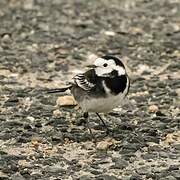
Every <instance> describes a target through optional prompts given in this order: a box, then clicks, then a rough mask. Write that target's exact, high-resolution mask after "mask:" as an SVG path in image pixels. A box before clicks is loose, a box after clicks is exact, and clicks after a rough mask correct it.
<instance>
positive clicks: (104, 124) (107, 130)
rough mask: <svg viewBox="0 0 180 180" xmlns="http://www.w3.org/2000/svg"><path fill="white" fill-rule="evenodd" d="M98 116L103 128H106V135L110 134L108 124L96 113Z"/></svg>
mask: <svg viewBox="0 0 180 180" xmlns="http://www.w3.org/2000/svg"><path fill="white" fill-rule="evenodd" d="M96 115H97V116H98V118H99V119H100V120H101V122H102V124H103V126H104V127H105V128H106V133H107V134H109V132H110V130H109V128H108V127H107V125H106V123H105V122H104V121H103V119H102V118H101V116H100V115H99V113H96Z"/></svg>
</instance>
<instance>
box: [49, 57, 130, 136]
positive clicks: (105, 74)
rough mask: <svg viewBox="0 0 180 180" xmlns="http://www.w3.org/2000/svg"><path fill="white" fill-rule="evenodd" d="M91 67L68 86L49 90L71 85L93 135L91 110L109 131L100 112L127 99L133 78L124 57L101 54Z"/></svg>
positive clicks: (62, 90)
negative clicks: (126, 66) (90, 122)
mask: <svg viewBox="0 0 180 180" xmlns="http://www.w3.org/2000/svg"><path fill="white" fill-rule="evenodd" d="M88 67H89V70H87V71H86V72H84V73H79V74H77V75H75V76H74V77H73V78H72V82H71V83H70V84H69V85H68V86H67V87H65V88H59V89H54V90H50V91H49V92H50V93H57V92H64V91H66V90H67V89H70V91H71V94H72V95H73V97H74V99H75V100H76V102H77V103H78V105H79V106H80V107H81V109H82V111H83V117H84V118H85V119H86V122H87V126H88V129H89V131H90V134H91V135H92V137H93V138H94V136H93V133H92V131H91V128H90V127H89V125H88V121H89V113H91V112H93V113H96V115H97V116H98V118H99V119H100V121H101V122H102V124H103V126H104V127H106V129H107V133H108V132H109V129H108V127H107V125H106V123H105V122H104V120H103V119H102V118H101V116H100V114H99V113H108V112H109V111H111V110H112V109H114V108H115V107H117V106H120V105H122V104H123V103H124V100H125V98H126V96H127V94H128V92H129V88H130V79H129V76H128V74H127V72H126V68H125V65H124V64H123V62H122V60H121V59H120V58H118V57H115V56H112V55H104V56H102V57H98V58H96V59H95V61H94V63H93V64H92V65H89V66H88Z"/></svg>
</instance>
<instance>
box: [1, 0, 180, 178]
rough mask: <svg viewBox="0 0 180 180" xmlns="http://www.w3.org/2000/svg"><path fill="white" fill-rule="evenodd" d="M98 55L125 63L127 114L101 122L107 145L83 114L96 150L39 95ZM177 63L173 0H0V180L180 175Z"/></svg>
mask: <svg viewBox="0 0 180 180" xmlns="http://www.w3.org/2000/svg"><path fill="white" fill-rule="evenodd" d="M105 54H112V55H115V56H117V57H120V58H121V59H122V61H123V62H124V63H125V64H126V66H127V70H128V74H129V76H130V79H131V88H130V93H129V101H130V103H131V104H132V105H133V108H131V109H128V108H125V109H124V110H121V109H117V110H116V111H114V112H112V113H110V114H109V115H106V116H105V117H106V118H107V119H109V120H110V122H108V123H109V125H110V126H111V128H112V130H113V132H114V135H113V137H110V138H109V139H104V131H103V129H102V127H101V126H100V125H99V122H98V120H96V117H94V116H92V117H93V118H92V124H91V126H92V127H93V129H94V131H95V132H96V134H97V137H98V138H99V141H100V145H99V149H100V151H99V150H98V149H97V148H95V146H94V145H93V143H92V142H91V141H90V137H89V134H88V132H87V130H86V128H84V126H83V125H82V124H81V114H80V111H76V109H66V108H63V107H60V108H58V107H57V106H55V105H58V101H57V99H58V96H59V95H47V94H44V93H43V92H44V90H46V89H52V88H58V87H61V86H64V85H65V84H66V82H67V81H68V80H70V79H71V78H72V77H73V76H74V75H75V74H76V73H78V72H81V71H82V70H85V69H84V68H85V67H86V66H87V65H88V64H91V63H92V62H93V61H94V59H95V58H96V57H98V56H101V55H105ZM179 62H180V1H179V0H152V1H151V0H111V1H108V0H99V1H95V0H91V1H88V0H1V1H0V124H1V125H0V154H1V156H2V158H1V159H0V178H2V179H3V178H4V179H13V180H15V179H19V180H23V179H30V177H32V178H34V179H58V178H60V179H78V178H79V179H88V178H89V179H92V178H95V179H98V178H99V179H103V180H104V179H112V180H114V179H131V180H132V179H134V180H135V179H162V180H164V179H172V180H175V179H178V178H180V170H179V166H178V164H179V160H178V158H179V155H180V153H179V151H180V146H179V142H180V131H179V128H180V125H179V124H180V117H179V104H180V102H179V96H180V82H179V80H180V70H179V69H180V63H179ZM56 101H57V102H56ZM120 110H121V112H120ZM117 119H118V120H119V119H120V120H119V122H120V124H116V123H114V122H117V121H116V120H117ZM111 120H112V121H111ZM101 142H102V143H101ZM74 149H75V150H76V151H74ZM102 149H103V151H101V150H102ZM35 164H36V165H35Z"/></svg>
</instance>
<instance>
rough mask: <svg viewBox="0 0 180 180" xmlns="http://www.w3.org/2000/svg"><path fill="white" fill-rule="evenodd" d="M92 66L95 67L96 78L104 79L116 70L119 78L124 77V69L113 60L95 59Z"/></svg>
mask: <svg viewBox="0 0 180 180" xmlns="http://www.w3.org/2000/svg"><path fill="white" fill-rule="evenodd" d="M94 65H95V66H97V67H96V68H95V71H96V74H97V75H98V76H103V77H106V76H108V74H110V73H111V72H112V71H113V70H116V71H117V72H118V75H119V76H121V75H124V74H125V73H126V72H125V69H124V68H123V67H122V66H119V65H116V63H115V62H114V60H113V59H112V60H111V59H110V60H106V59H103V58H97V59H96V60H95V62H94Z"/></svg>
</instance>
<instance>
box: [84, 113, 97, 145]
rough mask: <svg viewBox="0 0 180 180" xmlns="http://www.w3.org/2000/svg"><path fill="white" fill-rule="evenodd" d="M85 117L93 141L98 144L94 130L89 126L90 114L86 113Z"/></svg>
mask: <svg viewBox="0 0 180 180" xmlns="http://www.w3.org/2000/svg"><path fill="white" fill-rule="evenodd" d="M83 117H84V119H86V125H87V128H88V130H89V132H90V134H91V137H92V140H94V141H95V143H96V138H95V136H94V135H93V133H92V130H91V128H90V126H89V120H88V117H89V114H88V112H85V113H84V114H83Z"/></svg>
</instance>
